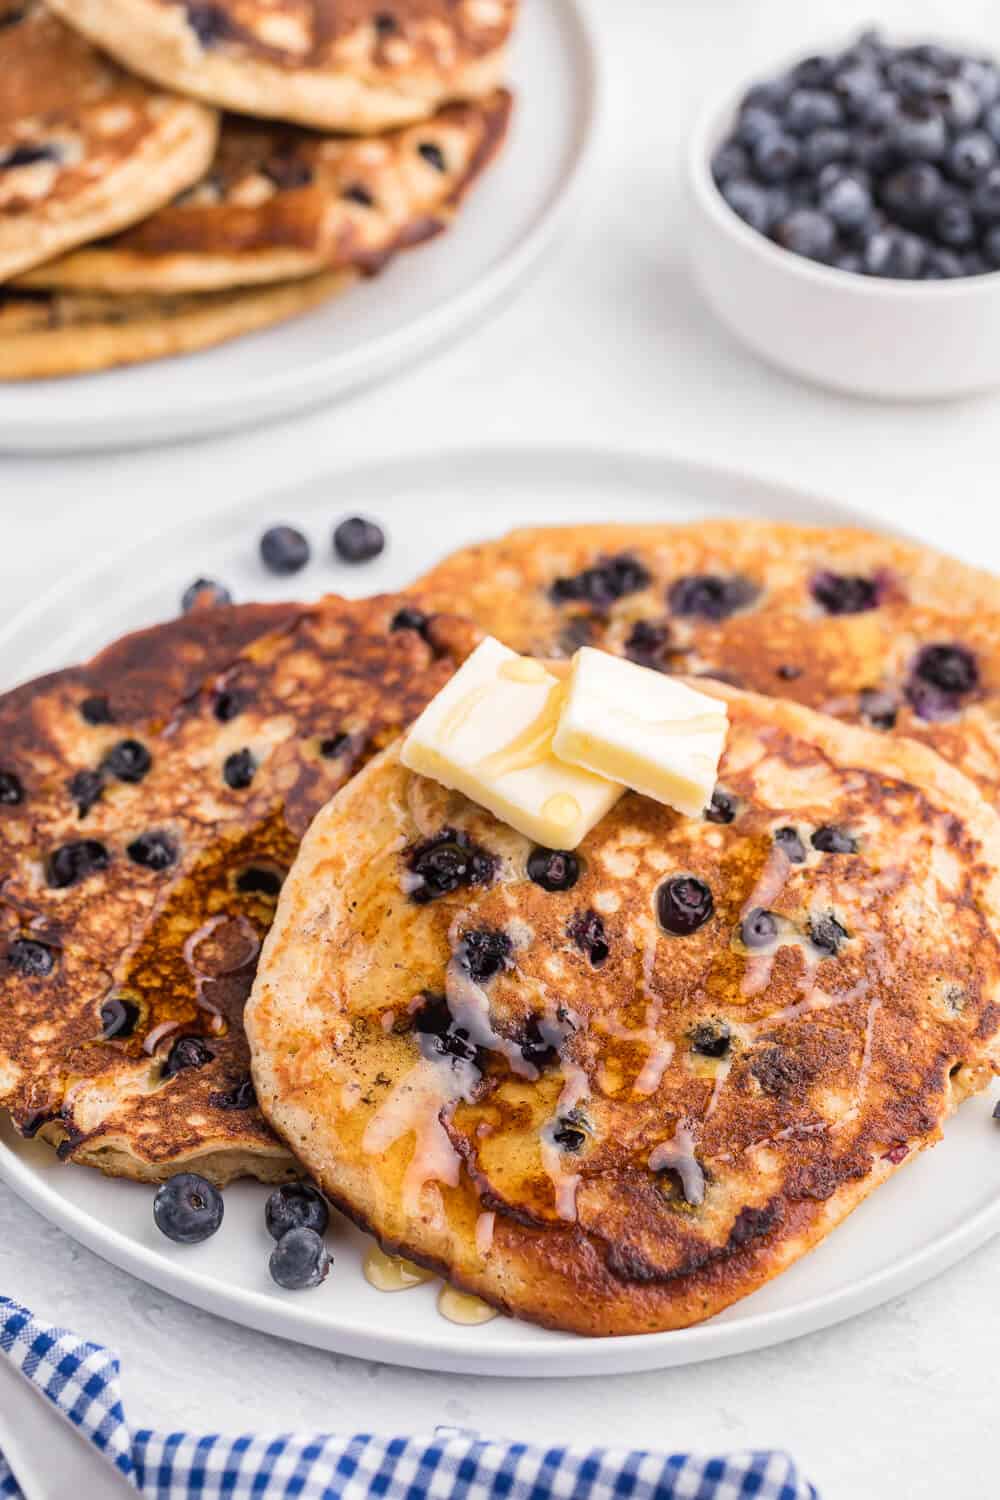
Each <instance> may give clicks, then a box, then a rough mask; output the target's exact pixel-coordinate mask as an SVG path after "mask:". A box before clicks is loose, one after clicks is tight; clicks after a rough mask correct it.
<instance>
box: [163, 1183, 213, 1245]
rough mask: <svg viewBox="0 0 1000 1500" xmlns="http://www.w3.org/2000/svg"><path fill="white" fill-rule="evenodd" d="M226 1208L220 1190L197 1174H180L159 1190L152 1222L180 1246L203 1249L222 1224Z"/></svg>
mask: <svg viewBox="0 0 1000 1500" xmlns="http://www.w3.org/2000/svg"><path fill="white" fill-rule="evenodd" d="M224 1212H225V1205H224V1204H223V1201H222V1194H221V1193H220V1192H219V1190H218V1188H215V1187H213V1186H212V1184H211V1183H210V1182H206V1181H205V1179H204V1177H199V1176H198V1174H197V1173H196V1172H180V1173H178V1175H177V1176H176V1177H171V1178H170V1180H169V1182H165V1183H163V1185H162V1186H161V1187H160V1188H158V1189H157V1193H156V1197H155V1198H154V1199H153V1218H154V1219H155V1221H156V1227H157V1229H158V1230H159V1231H160V1233H161V1234H165V1235H166V1237H167V1239H168V1240H173V1241H174V1243H175V1244H177V1245H200V1244H201V1243H202V1241H203V1240H208V1239H211V1237H212V1235H213V1234H215V1233H216V1231H217V1230H218V1229H219V1226H220V1225H221V1223H222V1218H223V1214H224Z"/></svg>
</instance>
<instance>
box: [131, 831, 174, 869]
mask: <svg viewBox="0 0 1000 1500" xmlns="http://www.w3.org/2000/svg"><path fill="white" fill-rule="evenodd" d="M125 853H126V854H127V855H128V857H129V859H130V860H132V862H133V864H137V865H143V866H144V867H145V868H146V869H147V870H156V871H160V870H169V868H170V866H171V865H172V864H175V863H176V861H177V845H176V844H175V843H174V842H173V840H172V839H170V838H168V837H167V835H166V834H165V833H140V835H139V837H138V838H137V839H133V840H132V842H131V843H130V844H129V845H128V846H127V848H126V850H125Z"/></svg>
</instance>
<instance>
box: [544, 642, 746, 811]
mask: <svg viewBox="0 0 1000 1500" xmlns="http://www.w3.org/2000/svg"><path fill="white" fill-rule="evenodd" d="M728 727H729V718H728V714H727V711H726V705H725V703H723V702H720V700H719V699H717V698H709V697H708V696H707V695H706V694H704V693H697V692H695V691H694V689H693V688H689V687H688V686H687V685H686V684H685V683H683V682H678V681H677V679H676V678H675V677H667V676H664V674H663V673H661V672H653V671H651V670H650V669H649V668H648V667H640V666H637V665H636V664H635V663H634V662H630V661H623V660H622V659H621V657H617V656H609V655H608V654H607V653H606V652H604V651H595V650H593V649H592V648H591V647H589V646H584V647H583V648H582V649H581V650H580V651H578V652H577V654H576V656H575V657H574V658H573V670H572V675H571V677H570V681H569V684H568V689H567V693H566V701H565V704H564V706H563V710H562V716H561V719H560V722H559V727H558V729H557V730H556V734H555V737H554V739H553V742H552V748H553V750H554V752H555V754H556V755H557V756H558V757H559V759H560V760H562V761H565V762H566V763H567V764H569V765H575V766H580V767H581V768H585V769H586V770H588V771H592V772H593V773H594V774H595V775H597V776H606V777H607V778H608V779H609V780H611V781H618V782H623V783H624V784H625V785H626V786H628V787H631V788H632V789H633V791H636V792H642V793H643V795H644V796H646V797H652V798H654V799H655V800H656V801H657V802H665V803H666V804H667V805H668V806H669V807H674V808H676V809H677V810H678V811H679V812H682V813H685V814H686V815H687V816H688V817H691V818H694V817H698V816H699V815H700V814H701V813H702V811H703V810H704V809H705V807H706V806H707V805H708V803H709V802H710V801H711V798H712V792H713V790H714V788H715V781H716V776H717V775H718V770H719V760H720V758H721V755H722V751H723V749H724V747H725V743H726V734H727V732H728Z"/></svg>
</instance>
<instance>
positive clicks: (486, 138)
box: [19, 89, 511, 295]
mask: <svg viewBox="0 0 1000 1500" xmlns="http://www.w3.org/2000/svg"><path fill="white" fill-rule="evenodd" d="M510 109H511V97H510V95H509V94H508V93H507V92H506V91H505V90H502V89H500V90H497V91H496V92H494V93H493V94H490V95H488V96H487V97H486V98H484V99H482V100H477V101H475V102H473V103H469V104H451V105H447V106H445V107H444V108H442V109H440V110H439V111H438V112H437V113H436V114H435V115H433V116H432V117H431V118H430V119H429V120H426V121H422V122H421V123H420V124H419V125H415V126H410V127H408V128H406V129H403V130H398V131H394V132H390V133H387V134H385V135H382V136H379V137H378V138H376V139H367V140H359V139H356V138H354V137H344V136H339V137H337V136H322V135H317V134H314V133H313V132H311V131H306V130H302V129H300V128H298V127H296V126H289V125H275V124H269V123H267V122H263V121H253V120H248V119H243V118H239V117H236V116H227V117H226V118H225V119H224V121H223V125H222V132H221V136H220V139H219V146H218V150H217V152H216V155H215V158H214V160H213V162H212V164H211V166H210V168H209V170H208V172H207V173H206V175H205V176H204V177H203V178H202V180H201V181H200V182H198V183H196V184H195V185H194V186H193V187H190V188H188V189H187V190H186V191H185V192H184V193H182V194H181V195H180V197H179V198H178V199H177V200H175V202H173V203H172V204H170V205H169V206H168V207H166V208H163V209H161V210H160V211H159V212H158V213H155V214H153V215H152V216H151V217H150V218H148V219H146V220H145V222H144V223H142V224H138V225H135V226H134V227H133V228H131V229H128V230H126V231H125V232H124V233H122V234H119V235H116V236H115V237H114V238H112V239H109V240H104V241H102V242H100V243H98V244H96V245H89V246H87V247H85V248H83V249H79V250H76V251H75V252H73V253H72V254H70V255H67V256H63V257H61V258H60V259H58V260H55V261H51V262H49V263H47V264H46V265H44V266H40V267H38V268H37V269H36V270H35V271H33V272H31V273H29V275H27V276H26V277H23V278H21V281H20V283H19V285H23V286H27V287H33V288H35V287H42V288H57V289H60V290H75V291H92V292H106V293H112V294H120V293H154V294H157V295H162V294H168V293H169V294H173V293H177V292H203V291H211V290H216V289H222V288H226V289H228V288H230V287H234V286H246V285H249V284H253V283H262V282H273V281H284V280H287V279H291V278H293V277H305V276H310V275H312V274H314V273H316V272H320V271H324V270H329V269H331V268H337V269H348V268H351V269H357V270H359V271H362V272H365V273H367V274H371V273H373V272H375V271H377V270H379V269H381V267H382V266H383V265H385V263H386V262H387V261H388V260H389V259H391V257H392V256H393V255H394V253H395V252H396V251H397V250H401V249H406V248H408V247H409V246H412V245H416V244H419V243H420V242H421V241H423V240H426V239H430V238H431V237H432V236H433V235H435V234H438V233H440V232H441V231H442V230H443V229H445V228H447V226H448V225H449V224H450V223H451V221H452V219H453V218H454V216H455V214H456V213H457V211H458V209H459V206H460V204H461V202H462V199H463V198H464V196H465V194H466V193H467V192H468V190H469V188H470V187H471V186H472V184H473V183H474V182H475V180H476V178H477V177H478V176H479V175H480V173H481V172H482V171H483V170H484V169H485V168H486V167H487V166H488V165H489V163H490V161H491V160H492V158H493V156H494V155H495V154H496V152H497V151H498V150H499V149H500V147H501V145H502V143H503V139H504V136H505V133H506V130H507V124H508V120H509V117H510Z"/></svg>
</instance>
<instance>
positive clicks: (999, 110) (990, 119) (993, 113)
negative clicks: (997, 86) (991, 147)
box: [983, 104, 1000, 146]
mask: <svg viewBox="0 0 1000 1500" xmlns="http://www.w3.org/2000/svg"><path fill="white" fill-rule="evenodd" d="M983 125H984V126H985V128H986V133H987V135H988V136H989V137H990V140H991V141H993V142H994V144H995V145H997V146H1000V104H991V105H990V107H989V109H988V110H987V111H986V114H985V116H984V117H983Z"/></svg>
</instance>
